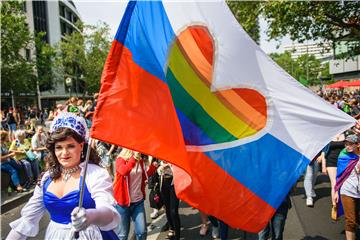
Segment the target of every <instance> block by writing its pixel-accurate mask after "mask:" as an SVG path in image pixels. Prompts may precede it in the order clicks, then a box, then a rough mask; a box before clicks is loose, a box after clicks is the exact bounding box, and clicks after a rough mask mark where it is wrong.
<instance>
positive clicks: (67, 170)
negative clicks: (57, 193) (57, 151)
mask: <svg viewBox="0 0 360 240" xmlns="http://www.w3.org/2000/svg"><path fill="white" fill-rule="evenodd" d="M79 169H80V167H79V166H75V167H73V168H63V167H61V173H62V174H63V181H64V182H67V181H68V180H69V178H70V177H71V174H72V173H74V172H76V171H77V170H79Z"/></svg>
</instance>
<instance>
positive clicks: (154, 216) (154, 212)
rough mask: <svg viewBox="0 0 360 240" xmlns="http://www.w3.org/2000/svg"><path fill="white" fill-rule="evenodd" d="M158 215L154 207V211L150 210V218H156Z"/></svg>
mask: <svg viewBox="0 0 360 240" xmlns="http://www.w3.org/2000/svg"><path fill="white" fill-rule="evenodd" d="M158 216H159V210H157V209H154V211H153V212H152V213H150V217H151V218H152V219H155V218H157V217H158Z"/></svg>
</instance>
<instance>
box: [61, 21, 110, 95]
mask: <svg viewBox="0 0 360 240" xmlns="http://www.w3.org/2000/svg"><path fill="white" fill-rule="evenodd" d="M77 26H78V28H79V29H80V30H81V31H80V32H73V33H71V34H69V35H66V36H65V39H64V40H63V41H61V42H60V43H59V45H58V52H59V53H60V56H59V60H58V64H57V65H58V66H61V68H60V69H62V74H63V76H64V78H66V77H67V76H69V77H71V78H72V79H73V81H75V83H73V84H75V85H76V86H79V87H84V91H83V93H85V92H88V93H95V92H98V91H99V90H100V79H101V74H102V70H103V66H104V63H105V61H106V57H107V54H108V52H109V49H110V46H111V37H110V28H109V26H108V25H106V24H105V23H103V22H100V23H98V24H97V25H96V26H91V25H82V24H81V23H78V24H77ZM82 83H83V85H84V86H80V85H81V84H82ZM75 88H76V87H75ZM75 90H76V92H79V89H75Z"/></svg>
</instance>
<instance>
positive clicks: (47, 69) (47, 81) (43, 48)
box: [35, 32, 56, 91]
mask: <svg viewBox="0 0 360 240" xmlns="http://www.w3.org/2000/svg"><path fill="white" fill-rule="evenodd" d="M45 35H46V33H45V32H40V33H38V34H37V35H36V37H35V49H36V71H37V80H38V83H39V86H40V90H41V91H46V90H51V89H53V88H54V79H55V77H54V72H53V71H54V70H55V58H56V49H55V48H54V47H52V46H51V45H50V44H48V43H46V42H45V41H44V40H43V39H44V36H45Z"/></svg>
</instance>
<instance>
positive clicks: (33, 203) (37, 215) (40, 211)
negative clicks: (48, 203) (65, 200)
mask: <svg viewBox="0 0 360 240" xmlns="http://www.w3.org/2000/svg"><path fill="white" fill-rule="evenodd" d="M47 178H49V173H48V172H46V173H45V174H44V176H43V177H42V179H41V183H40V186H38V185H36V187H35V190H34V193H33V196H32V197H31V198H30V200H29V202H28V203H27V204H26V205H25V206H24V207H23V209H22V210H21V217H20V218H19V219H17V220H15V221H13V222H11V223H10V227H11V228H12V229H13V230H15V231H16V232H18V233H21V234H22V235H25V236H28V237H35V236H36V235H37V234H38V232H39V222H40V220H41V218H42V216H43V215H44V212H45V211H46V209H45V206H44V202H43V184H44V182H45V180H46V179H47Z"/></svg>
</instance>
